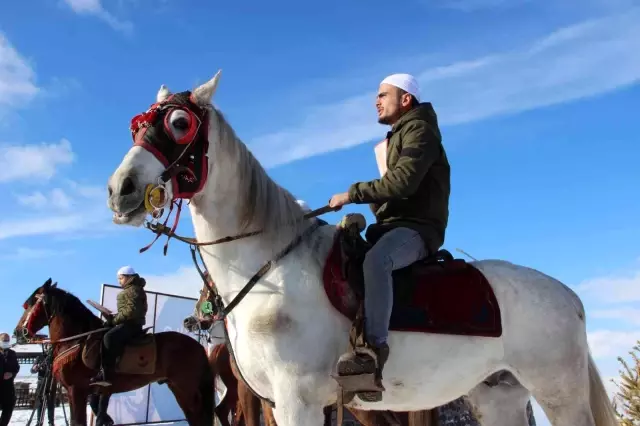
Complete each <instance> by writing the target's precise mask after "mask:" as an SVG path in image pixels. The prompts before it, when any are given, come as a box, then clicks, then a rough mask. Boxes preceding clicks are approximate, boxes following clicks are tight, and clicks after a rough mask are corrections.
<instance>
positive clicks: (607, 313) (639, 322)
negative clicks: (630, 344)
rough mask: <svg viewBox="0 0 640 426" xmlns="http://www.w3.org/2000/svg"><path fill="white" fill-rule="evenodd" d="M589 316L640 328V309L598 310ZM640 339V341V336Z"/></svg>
mask: <svg viewBox="0 0 640 426" xmlns="http://www.w3.org/2000/svg"><path fill="white" fill-rule="evenodd" d="M589 315H590V316H591V318H599V319H612V320H618V321H624V322H627V323H629V324H632V325H634V326H640V308H630V307H627V308H619V309H598V310H594V311H593V312H590V313H589ZM638 338H639V339H640V334H639V335H638Z"/></svg>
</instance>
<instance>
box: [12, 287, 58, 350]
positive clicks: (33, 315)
mask: <svg viewBox="0 0 640 426" xmlns="http://www.w3.org/2000/svg"><path fill="white" fill-rule="evenodd" d="M57 285H58V283H54V284H52V283H51V278H49V279H48V280H47V281H45V283H44V284H43V285H41V286H40V287H38V288H37V289H35V291H34V292H33V293H31V296H29V297H28V298H27V300H25V302H24V303H23V305H22V307H23V308H24V312H23V313H22V316H21V317H20V320H19V321H18V325H17V326H16V328H15V330H14V335H15V336H16V338H17V339H22V338H24V337H27V336H33V335H35V334H36V333H37V332H38V331H40V330H41V329H43V328H44V327H45V326H46V325H47V324H48V323H49V320H50V314H49V313H48V312H47V302H48V301H47V299H48V296H49V292H50V290H51V289H52V288H56V286H57Z"/></svg>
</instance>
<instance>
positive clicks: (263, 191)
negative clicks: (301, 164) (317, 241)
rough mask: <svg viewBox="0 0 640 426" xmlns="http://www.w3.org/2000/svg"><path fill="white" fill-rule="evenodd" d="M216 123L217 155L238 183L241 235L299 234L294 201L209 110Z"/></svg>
mask: <svg viewBox="0 0 640 426" xmlns="http://www.w3.org/2000/svg"><path fill="white" fill-rule="evenodd" d="M211 111H212V112H213V115H214V116H215V118H216V119H217V121H218V128H219V137H220V139H219V145H218V148H219V149H220V153H221V154H222V155H223V156H227V157H228V160H229V161H230V162H229V163H228V164H233V167H234V169H235V171H236V174H237V178H238V181H239V188H238V192H239V193H238V196H239V197H241V199H240V209H239V212H238V214H239V219H240V227H241V230H242V231H246V230H248V228H249V226H251V230H256V229H262V230H264V232H265V233H266V234H269V233H270V232H273V231H276V230H277V231H276V232H278V233H282V231H283V228H288V229H289V230H291V231H295V232H299V231H300V228H301V227H302V225H303V224H304V222H305V221H304V220H303V215H304V211H303V210H302V208H301V207H300V205H299V204H298V203H297V202H296V199H295V197H294V196H293V195H292V194H291V193H290V192H289V191H287V190H286V189H284V188H283V187H281V186H280V185H278V184H277V183H276V182H275V181H274V180H273V179H272V178H271V177H270V176H269V175H268V174H267V172H266V171H265V169H264V168H263V167H262V165H261V164H260V162H258V160H257V159H256V158H255V156H254V155H253V153H252V152H251V151H250V150H249V149H248V148H247V146H246V145H245V144H244V143H243V142H242V141H241V140H240V139H239V138H238V137H237V135H236V133H235V131H234V130H233V128H232V127H231V125H230V124H229V123H228V122H227V120H226V119H225V118H224V116H223V115H222V113H221V112H220V111H219V110H218V109H217V108H215V107H213V106H212V107H211ZM225 160H227V159H225Z"/></svg>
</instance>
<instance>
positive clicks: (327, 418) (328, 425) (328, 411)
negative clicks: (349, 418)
mask: <svg viewBox="0 0 640 426" xmlns="http://www.w3.org/2000/svg"><path fill="white" fill-rule="evenodd" d="M322 412H323V413H324V426H332V423H333V422H332V421H331V417H332V416H333V405H327V406H326V407H324V409H323V410H322Z"/></svg>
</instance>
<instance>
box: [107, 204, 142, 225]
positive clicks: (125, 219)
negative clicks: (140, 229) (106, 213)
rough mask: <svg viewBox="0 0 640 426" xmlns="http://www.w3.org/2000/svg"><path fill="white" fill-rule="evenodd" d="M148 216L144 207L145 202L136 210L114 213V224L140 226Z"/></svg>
mask: <svg viewBox="0 0 640 426" xmlns="http://www.w3.org/2000/svg"><path fill="white" fill-rule="evenodd" d="M146 216H147V210H146V209H145V207H144V200H143V201H141V202H140V205H139V206H138V207H136V208H135V209H133V210H131V211H130V212H127V213H120V212H115V213H113V223H116V224H119V225H123V224H132V225H133V224H139V225H141V224H142V223H143V222H144V218H145V217H146Z"/></svg>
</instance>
